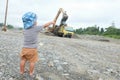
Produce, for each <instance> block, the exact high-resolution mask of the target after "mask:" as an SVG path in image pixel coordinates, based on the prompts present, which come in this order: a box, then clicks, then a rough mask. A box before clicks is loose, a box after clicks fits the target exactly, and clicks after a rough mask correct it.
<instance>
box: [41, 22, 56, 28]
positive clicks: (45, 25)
mask: <svg viewBox="0 0 120 80" xmlns="http://www.w3.org/2000/svg"><path fill="white" fill-rule="evenodd" d="M51 24H55V21H51V22H48V23H45V24H44V25H43V27H44V28H46V27H48V26H50V25H51Z"/></svg>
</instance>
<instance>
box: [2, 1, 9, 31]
mask: <svg viewBox="0 0 120 80" xmlns="http://www.w3.org/2000/svg"><path fill="white" fill-rule="evenodd" d="M7 12H8V0H7V1H6V9H5V18H4V25H3V29H2V30H3V31H7V27H6V21H7Z"/></svg>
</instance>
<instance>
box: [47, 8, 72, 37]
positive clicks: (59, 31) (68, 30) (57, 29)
mask: <svg viewBox="0 0 120 80" xmlns="http://www.w3.org/2000/svg"><path fill="white" fill-rule="evenodd" d="M61 13H62V14H63V15H62V19H61V22H60V25H56V24H54V25H53V26H52V27H49V29H48V32H51V33H53V34H55V35H57V36H60V37H69V38H71V37H72V36H73V34H74V30H73V28H72V27H69V26H67V24H66V21H67V19H68V15H67V13H66V11H64V10H63V8H60V9H59V11H58V13H57V15H56V16H55V18H54V21H55V23H56V22H57V19H58V17H59V15H60V14H61Z"/></svg>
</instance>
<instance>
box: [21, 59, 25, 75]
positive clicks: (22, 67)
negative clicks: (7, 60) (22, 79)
mask: <svg viewBox="0 0 120 80" xmlns="http://www.w3.org/2000/svg"><path fill="white" fill-rule="evenodd" d="M25 63H26V59H24V58H21V61H20V74H23V73H24V68H25Z"/></svg>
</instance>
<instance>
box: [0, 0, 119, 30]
mask: <svg viewBox="0 0 120 80" xmlns="http://www.w3.org/2000/svg"><path fill="white" fill-rule="evenodd" d="M5 3H6V0H0V22H4V13H5ZM59 8H63V9H64V10H65V11H67V14H68V16H69V18H68V21H67V24H68V25H70V26H72V27H74V28H80V27H88V26H93V25H98V26H100V27H104V28H105V27H108V26H110V25H111V23H112V22H114V23H115V26H116V27H118V28H120V16H119V15H120V0H9V8H8V17H7V23H8V24H13V25H15V26H18V27H22V26H23V24H22V19H21V18H22V15H23V14H24V13H26V12H28V11H32V12H35V13H36V14H37V16H38V23H39V24H44V23H45V22H48V21H51V20H53V19H54V17H55V16H56V14H57V11H58V10H59ZM59 20H60V17H59V19H58V22H57V24H59Z"/></svg>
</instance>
